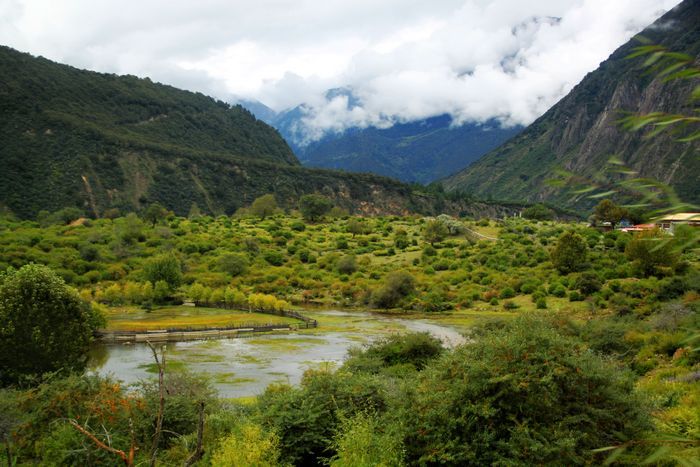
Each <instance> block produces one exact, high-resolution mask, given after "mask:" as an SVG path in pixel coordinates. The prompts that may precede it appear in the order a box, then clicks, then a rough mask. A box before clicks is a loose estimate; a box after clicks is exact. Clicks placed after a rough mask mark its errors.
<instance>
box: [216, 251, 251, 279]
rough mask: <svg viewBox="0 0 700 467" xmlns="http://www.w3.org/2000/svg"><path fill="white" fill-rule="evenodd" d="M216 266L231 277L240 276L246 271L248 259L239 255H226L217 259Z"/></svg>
mask: <svg viewBox="0 0 700 467" xmlns="http://www.w3.org/2000/svg"><path fill="white" fill-rule="evenodd" d="M217 266H218V268H219V270H220V271H223V272H225V273H227V274H230V275H232V276H233V277H236V276H240V275H241V274H245V272H246V271H247V270H248V258H246V257H245V256H244V255H241V254H239V253H228V254H226V255H224V256H222V257H220V258H219V259H218V261H217Z"/></svg>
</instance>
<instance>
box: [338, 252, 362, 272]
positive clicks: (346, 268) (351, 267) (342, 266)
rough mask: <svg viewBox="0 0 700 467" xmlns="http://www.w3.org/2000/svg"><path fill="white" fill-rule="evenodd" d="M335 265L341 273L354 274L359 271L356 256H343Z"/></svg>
mask: <svg viewBox="0 0 700 467" xmlns="http://www.w3.org/2000/svg"><path fill="white" fill-rule="evenodd" d="M335 267H336V269H337V270H338V272H339V273H341V274H352V273H353V272H355V271H357V262H356V261H355V256H353V255H348V256H343V257H341V258H340V259H338V261H337V263H336V265H335Z"/></svg>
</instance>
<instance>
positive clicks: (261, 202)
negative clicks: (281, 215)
mask: <svg viewBox="0 0 700 467" xmlns="http://www.w3.org/2000/svg"><path fill="white" fill-rule="evenodd" d="M250 209H251V211H252V213H253V214H255V215H256V216H258V217H260V219H265V218H266V217H267V216H271V215H272V214H274V213H275V210H276V209H277V201H276V200H275V196H274V195H273V194H267V195H262V196H260V197H258V198H257V199H256V200H255V201H253V204H251V205H250Z"/></svg>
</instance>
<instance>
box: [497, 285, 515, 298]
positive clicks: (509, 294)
mask: <svg viewBox="0 0 700 467" xmlns="http://www.w3.org/2000/svg"><path fill="white" fill-rule="evenodd" d="M513 297H515V290H513V289H512V288H511V287H506V288H505V289H503V290H501V294H500V298H513Z"/></svg>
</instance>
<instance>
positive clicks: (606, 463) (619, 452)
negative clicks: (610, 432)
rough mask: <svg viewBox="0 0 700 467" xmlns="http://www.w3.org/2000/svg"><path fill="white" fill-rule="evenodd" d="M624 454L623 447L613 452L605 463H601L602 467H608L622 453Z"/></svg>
mask: <svg viewBox="0 0 700 467" xmlns="http://www.w3.org/2000/svg"><path fill="white" fill-rule="evenodd" d="M623 452H625V447H620V448H618V449H616V450H614V451H613V452H612V453H611V454H610V455H609V456H608V458H607V459H605V462H603V465H610V464H612V463H613V462H615V461H616V460H617V458H618V457H620V456H621V455H622V453H623Z"/></svg>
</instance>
